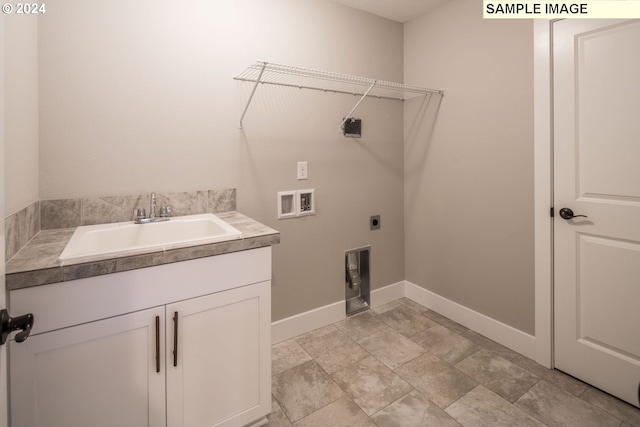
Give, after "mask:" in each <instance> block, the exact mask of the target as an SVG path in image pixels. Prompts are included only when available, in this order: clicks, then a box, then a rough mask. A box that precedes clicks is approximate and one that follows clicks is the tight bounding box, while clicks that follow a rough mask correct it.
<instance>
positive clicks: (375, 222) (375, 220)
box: [369, 215, 380, 230]
mask: <svg viewBox="0 0 640 427" xmlns="http://www.w3.org/2000/svg"><path fill="white" fill-rule="evenodd" d="M379 228H380V215H373V216H372V217H371V218H369V229H370V230H378V229H379Z"/></svg>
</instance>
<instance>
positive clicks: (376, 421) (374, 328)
mask: <svg viewBox="0 0 640 427" xmlns="http://www.w3.org/2000/svg"><path fill="white" fill-rule="evenodd" d="M272 358H273V360H272V370H273V371H272V375H273V377H272V397H273V399H272V405H273V408H272V413H271V415H270V416H269V423H268V424H267V425H268V426H270V427H274V426H291V425H294V426H323V427H339V426H373V427H376V426H378V427H392V426H403V427H409V426H443V427H447V426H458V427H459V426H474V427H475V426H548V427H552V426H580V427H588V426H595V427H607V426H611V427H614V426H615V427H631V426H640V410H639V409H637V408H635V407H633V406H631V405H628V404H626V403H624V402H621V401H619V400H617V399H615V398H613V397H611V396H609V395H607V394H605V393H603V392H601V391H599V390H597V389H595V388H593V387H590V386H589V385H587V384H585V383H583V382H581V381H578V380H576V379H574V378H573V377H570V376H568V375H565V374H563V373H562V372H559V371H556V370H549V369H546V368H544V367H542V366H540V365H538V364H537V363H535V362H533V361H532V360H530V359H528V358H526V357H524V356H522V355H520V354H518V353H516V352H514V351H512V350H509V349H508V348H506V347H503V346H501V345H499V344H497V343H495V342H493V341H491V340H489V339H487V338H485V337H483V336H481V335H479V334H477V333H475V332H473V331H471V330H469V329H467V328H465V327H464V326H462V325H460V324H457V323H455V322H453V321H451V320H449V319H447V318H445V317H443V316H441V315H439V314H437V313H435V312H434V311H431V310H428V309H426V308H425V307H423V306H421V305H419V304H417V303H415V302H413V301H411V300H409V299H406V298H403V299H400V300H398V301H394V302H393V303H391V304H387V305H385V306H382V307H380V308H378V309H375V310H372V311H368V312H365V313H362V314H358V315H356V316H352V317H350V318H348V319H346V320H344V321H341V322H338V323H335V324H333V325H330V326H327V327H324V328H321V329H317V330H315V331H312V332H309V333H307V334H304V335H301V336H298V337H296V338H293V339H290V340H287V341H284V342H281V343H278V344H275V345H274V346H273V347H272Z"/></svg>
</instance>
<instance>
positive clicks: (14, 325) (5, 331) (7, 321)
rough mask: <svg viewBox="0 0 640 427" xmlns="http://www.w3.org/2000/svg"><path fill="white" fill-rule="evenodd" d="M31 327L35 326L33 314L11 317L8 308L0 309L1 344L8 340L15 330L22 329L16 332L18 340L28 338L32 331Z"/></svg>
mask: <svg viewBox="0 0 640 427" xmlns="http://www.w3.org/2000/svg"><path fill="white" fill-rule="evenodd" d="M31 328H33V314H31V313H29V314H25V315H22V316H18V317H11V316H9V312H8V311H7V310H5V309H2V310H0V345H2V344H4V343H5V342H7V338H8V337H9V334H10V333H11V332H13V331H21V332H18V334H16V342H22V341H24V340H26V339H27V337H28V336H29V334H30V333H31Z"/></svg>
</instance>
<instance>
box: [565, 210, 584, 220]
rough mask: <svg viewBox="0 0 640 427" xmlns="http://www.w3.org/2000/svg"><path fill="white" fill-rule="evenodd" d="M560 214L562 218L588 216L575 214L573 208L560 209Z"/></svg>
mask: <svg viewBox="0 0 640 427" xmlns="http://www.w3.org/2000/svg"><path fill="white" fill-rule="evenodd" d="M560 216H561V217H562V219H571V218H577V217H579V216H581V217H583V218H587V216H586V215H574V214H573V211H572V210H571V209H569V208H562V209H560Z"/></svg>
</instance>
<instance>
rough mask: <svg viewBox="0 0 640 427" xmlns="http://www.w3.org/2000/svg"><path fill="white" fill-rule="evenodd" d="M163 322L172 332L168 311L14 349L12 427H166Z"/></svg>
mask: <svg viewBox="0 0 640 427" xmlns="http://www.w3.org/2000/svg"><path fill="white" fill-rule="evenodd" d="M156 317H158V319H159V322H158V323H159V327H161V328H162V329H163V330H164V307H160V308H154V309H151V310H145V311H141V312H137V313H131V314H126V315H122V316H118V317H114V318H111V319H106V320H100V321H97V322H92V323H88V324H84V325H79V326H74V327H70V328H66V329H62V330H58V331H53V332H48V333H46V334H40V335H35V336H31V337H29V338H28V339H27V340H26V341H25V342H23V343H21V344H17V345H14V344H15V343H12V345H11V349H10V366H11V368H10V370H11V385H10V387H11V425H13V426H16V427H17V426H50V427H87V426H105V427H108V426H131V427H140V426H163V425H165V422H164V408H165V386H164V381H165V378H164V377H165V375H164V369H162V371H161V372H160V373H158V372H156V361H155V353H156V352H155V348H156V344H155V342H156V334H155V329H156V322H155V319H156ZM160 335H161V336H162V335H163V333H162V331H161V332H160ZM163 356H164V355H163Z"/></svg>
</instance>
